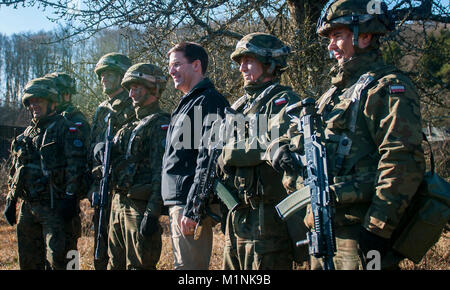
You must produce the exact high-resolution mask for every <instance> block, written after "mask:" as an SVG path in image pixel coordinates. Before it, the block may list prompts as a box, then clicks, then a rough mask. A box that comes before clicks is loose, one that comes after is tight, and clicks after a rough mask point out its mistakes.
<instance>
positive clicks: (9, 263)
mask: <svg viewBox="0 0 450 290" xmlns="http://www.w3.org/2000/svg"><path fill="white" fill-rule="evenodd" d="M0 208H1V210H2V211H3V208H4V207H3V205H2V206H1V207H0ZM82 208H83V213H82V221H83V232H82V237H81V238H80V239H79V240H78V250H79V252H80V269H82V270H93V269H94V268H93V263H92V261H93V245H94V237H93V231H92V229H91V228H90V227H91V226H92V223H91V222H90V218H91V215H92V209H90V206H89V204H88V202H87V201H83V202H82ZM160 223H161V226H162V227H163V230H164V232H163V236H162V240H163V242H162V244H163V247H162V252H161V257H160V260H159V263H158V265H157V269H159V270H171V269H173V258H172V246H171V242H170V238H169V228H168V217H167V216H162V217H161V218H160ZM222 252H223V234H222V232H221V231H220V225H217V226H216V227H215V228H214V244H213V252H212V256H211V262H210V266H209V269H210V270H220V269H221V266H222ZM400 266H401V268H402V269H405V270H450V232H449V231H448V230H446V231H444V233H443V234H442V236H441V238H440V240H439V241H438V243H437V244H436V245H435V246H434V247H432V248H431V249H430V250H429V252H428V253H427V255H426V256H425V257H424V258H423V259H422V261H421V262H420V263H419V264H414V263H413V262H411V261H409V260H407V259H405V260H403V261H402V262H401V264H400ZM293 268H294V269H297V270H302V269H305V268H307V265H294V266H293ZM16 269H19V266H18V262H17V239H16V232H15V227H10V226H9V225H8V224H7V223H6V221H5V220H4V219H3V218H1V219H0V270H16Z"/></svg>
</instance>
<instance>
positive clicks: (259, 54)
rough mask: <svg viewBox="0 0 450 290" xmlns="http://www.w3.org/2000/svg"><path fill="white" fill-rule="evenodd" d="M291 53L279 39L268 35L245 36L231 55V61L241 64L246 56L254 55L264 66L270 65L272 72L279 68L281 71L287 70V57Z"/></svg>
mask: <svg viewBox="0 0 450 290" xmlns="http://www.w3.org/2000/svg"><path fill="white" fill-rule="evenodd" d="M290 53H291V49H290V47H289V46H287V45H284V43H283V42H282V41H281V40H279V39H278V38H277V37H275V36H273V35H270V34H267V33H260V32H257V33H251V34H248V35H246V36H244V37H243V38H242V39H241V40H240V41H239V42H238V43H237V44H236V49H235V50H234V52H233V53H232V54H231V59H232V60H234V61H236V62H239V60H240V58H241V57H242V56H244V55H252V56H254V57H255V58H256V59H258V60H259V61H261V62H262V63H264V64H270V65H271V70H272V71H274V69H275V67H277V68H278V69H279V70H280V71H284V70H286V69H287V67H288V65H287V57H288V55H289V54H290Z"/></svg>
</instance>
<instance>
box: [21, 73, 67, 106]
mask: <svg viewBox="0 0 450 290" xmlns="http://www.w3.org/2000/svg"><path fill="white" fill-rule="evenodd" d="M30 98H41V99H45V100H48V101H49V102H56V103H57V102H59V100H60V96H59V92H58V89H57V88H56V86H55V83H54V82H53V80H50V79H47V78H36V79H33V80H31V81H29V82H28V83H27V84H26V86H25V88H24V89H23V95H22V104H23V105H24V106H25V107H28V105H29V101H28V100H29V99H30Z"/></svg>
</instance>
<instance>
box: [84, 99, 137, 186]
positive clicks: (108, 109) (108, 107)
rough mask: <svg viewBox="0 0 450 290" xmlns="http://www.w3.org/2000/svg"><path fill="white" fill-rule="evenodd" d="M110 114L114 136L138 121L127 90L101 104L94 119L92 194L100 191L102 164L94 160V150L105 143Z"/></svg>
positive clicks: (91, 156)
mask: <svg viewBox="0 0 450 290" xmlns="http://www.w3.org/2000/svg"><path fill="white" fill-rule="evenodd" d="M109 113H112V114H111V115H112V122H111V124H112V135H113V136H114V134H115V133H116V132H117V131H118V130H119V129H120V128H122V126H124V125H125V124H127V123H129V122H133V121H135V120H136V116H135V112H134V107H133V104H132V100H131V99H130V98H129V97H128V93H127V91H126V90H123V91H122V92H121V93H120V94H118V95H117V96H115V97H114V98H112V99H111V100H106V101H104V102H103V103H101V104H100V105H99V106H98V108H97V110H96V111H95V114H94V117H93V119H92V127H91V134H90V148H89V155H88V159H89V160H88V163H89V167H90V168H91V171H92V173H93V177H94V182H93V184H92V186H91V189H90V190H89V191H90V192H94V191H98V187H99V184H100V180H99V179H98V178H99V176H101V173H100V172H101V171H100V170H99V169H100V166H101V164H100V163H99V162H98V161H96V160H94V152H93V151H94V148H95V145H97V143H99V142H105V138H106V136H105V135H106V129H107V126H108V121H107V119H106V117H107V116H108V114H109Z"/></svg>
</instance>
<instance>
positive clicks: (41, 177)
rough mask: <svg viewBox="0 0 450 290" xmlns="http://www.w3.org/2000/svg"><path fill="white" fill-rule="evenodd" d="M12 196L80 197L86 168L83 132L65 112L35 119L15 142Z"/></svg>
mask: <svg viewBox="0 0 450 290" xmlns="http://www.w3.org/2000/svg"><path fill="white" fill-rule="evenodd" d="M11 154H12V156H11V157H12V158H11V159H12V167H11V169H10V174H9V196H10V197H14V198H18V197H20V198H23V199H25V200H38V199H50V186H52V188H53V191H54V198H61V197H62V196H63V194H64V193H65V192H71V193H74V194H76V195H77V196H78V197H80V196H81V195H82V194H83V192H82V190H83V188H84V186H85V185H84V184H83V180H84V173H85V168H86V147H85V145H84V143H83V136H82V133H81V131H80V130H79V129H78V127H77V126H75V124H74V123H72V122H70V121H69V120H67V119H66V118H64V117H62V116H61V115H58V114H55V115H52V116H49V117H45V118H42V119H40V120H39V121H34V120H33V121H32V125H31V126H29V127H27V128H26V129H25V132H24V133H23V134H21V135H19V136H18V137H17V138H15V140H14V141H13V143H12V145H11Z"/></svg>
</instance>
